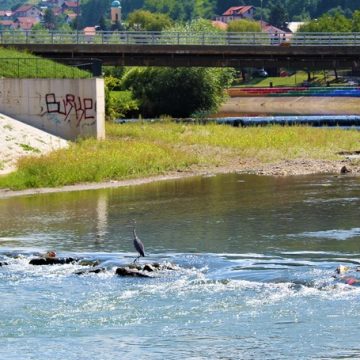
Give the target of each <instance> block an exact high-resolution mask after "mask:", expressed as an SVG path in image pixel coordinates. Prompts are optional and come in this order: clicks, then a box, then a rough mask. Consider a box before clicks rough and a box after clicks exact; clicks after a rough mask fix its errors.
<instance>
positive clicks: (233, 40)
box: [0, 30, 360, 46]
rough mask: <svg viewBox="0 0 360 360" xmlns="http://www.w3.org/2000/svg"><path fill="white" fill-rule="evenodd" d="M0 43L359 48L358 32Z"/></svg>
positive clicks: (41, 34) (40, 35)
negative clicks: (345, 46)
mask: <svg viewBox="0 0 360 360" xmlns="http://www.w3.org/2000/svg"><path fill="white" fill-rule="evenodd" d="M0 44H53V45H56V44H58V45H60V44H121V45H204V46H210V45H225V46H267V45H274V46H276V45H279V46H344V45H348V46H360V33H296V34H276V33H274V34H269V33H263V32H256V33H251V32H246V33H239V32H236V33H234V32H223V33H206V32H202V33H190V32H189V33H187V32H172V31H163V32H150V31H115V32H110V31H97V32H96V33H93V34H86V33H83V32H75V31H74V32H59V31H46V30H45V31H44V30H33V31H32V30H29V31H22V30H12V31H9V30H2V31H0Z"/></svg>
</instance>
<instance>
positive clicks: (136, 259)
mask: <svg viewBox="0 0 360 360" xmlns="http://www.w3.org/2000/svg"><path fill="white" fill-rule="evenodd" d="M139 257H140V256H138V257H137V258H135V260H134V261H133V264H135V263H136V262H137V261H138V260H139Z"/></svg>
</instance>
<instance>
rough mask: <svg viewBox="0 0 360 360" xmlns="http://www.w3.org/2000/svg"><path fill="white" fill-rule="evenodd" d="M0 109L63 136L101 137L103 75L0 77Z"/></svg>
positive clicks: (103, 115)
mask: <svg viewBox="0 0 360 360" xmlns="http://www.w3.org/2000/svg"><path fill="white" fill-rule="evenodd" d="M0 112H1V113H4V114H6V115H8V116H11V117H13V118H15V119H17V120H20V121H23V122H25V123H27V124H29V125H32V126H34V127H36V128H39V129H42V130H44V131H46V132H48V133H51V134H54V135H57V136H60V137H62V138H64V139H67V140H75V139H76V138H78V137H96V138H98V139H102V138H104V137H105V94H104V80H103V79H98V78H94V79H0Z"/></svg>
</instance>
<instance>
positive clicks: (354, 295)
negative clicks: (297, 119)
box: [0, 175, 360, 359]
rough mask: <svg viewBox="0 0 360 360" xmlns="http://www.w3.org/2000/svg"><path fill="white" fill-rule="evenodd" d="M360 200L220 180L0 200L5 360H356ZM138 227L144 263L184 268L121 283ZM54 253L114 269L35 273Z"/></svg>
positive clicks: (314, 189) (288, 182) (295, 183)
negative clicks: (343, 274) (350, 277)
mask: <svg viewBox="0 0 360 360" xmlns="http://www.w3.org/2000/svg"><path fill="white" fill-rule="evenodd" d="M359 190H360V179H359V178H356V177H349V176H344V177H340V176H304V177H288V178H275V177H259V176H251V175H246V176H245V175H222V176H216V177H206V178H205V177H198V178H194V179H183V180H176V181H169V182H159V183H153V184H147V185H141V186H136V187H128V188H119V189H107V190H97V191H83V192H78V193H58V194H47V195H36V196H26V197H17V198H12V199H11V198H9V199H4V200H0V245H1V249H0V261H6V262H7V263H8V265H7V266H3V267H0V294H1V304H2V312H1V314H0V324H1V327H0V335H1V337H0V358H1V359H12V358H14V359H15V358H16V359H19V354H21V355H22V356H21V358H23V359H32V358H37V359H48V358H49V357H51V358H54V359H60V358H67V359H88V358H89V354H91V357H92V358H94V359H113V358H115V356H119V354H120V355H121V358H124V359H134V358H136V357H138V358H144V357H145V356H149V357H150V358H151V359H164V358H166V359H178V358H179V357H182V358H189V359H190V358H194V359H195V358H196V359H203V358H204V359H205V358H213V359H239V358H241V359H254V358H273V359H278V358H279V359H281V358H294V357H295V358H299V359H305V358H306V359H308V358H314V359H315V358H316V359H321V358H324V359H331V358H341V357H353V358H358V357H360V346H359V345H358V336H357V330H358V324H359V320H360V306H359V305H358V304H359V299H360V287H357V286H349V285H347V284H345V283H343V282H342V281H338V279H337V278H334V275H335V269H336V267H337V266H338V265H339V264H344V265H348V266H350V267H355V266H356V265H357V264H359V262H360V248H359V241H360V230H359V226H360V225H359V218H360V216H359V215H360V211H359V205H360V191H359ZM132 219H136V221H137V232H138V235H139V237H140V238H141V239H142V240H143V242H144V243H145V247H146V253H147V254H148V260H149V261H158V262H163V261H170V262H172V263H176V264H178V265H179V267H180V268H179V269H178V270H177V271H168V272H163V273H160V274H157V275H156V276H154V278H152V279H133V278H132V279H130V278H119V277H116V276H115V275H114V272H115V268H116V267H117V266H120V265H123V264H127V263H129V262H131V261H132V260H133V259H134V257H135V251H134V249H133V247H132V241H131V239H132V238H131V228H130V227H129V222H130V221H131V220H132ZM48 249H56V250H57V252H58V254H59V256H75V257H82V258H86V259H97V260H100V262H101V266H103V267H105V268H106V271H105V272H104V273H101V274H89V275H85V276H77V275H75V272H76V271H77V270H79V269H80V268H81V266H80V265H78V264H68V265H61V266H60V265H55V266H31V265H29V259H31V258H32V257H33V256H34V255H37V254H40V253H42V252H44V251H46V250H48ZM142 261H146V259H145V260H142ZM355 275H356V273H355ZM305 343H306V344H307V345H306V346H304V345H303V344H305ZM39 347H41V349H42V350H41V352H40V353H39V351H38V349H39ZM50 349H51V350H50ZM54 349H55V350H56V351H54ZM14 350H15V351H14Z"/></svg>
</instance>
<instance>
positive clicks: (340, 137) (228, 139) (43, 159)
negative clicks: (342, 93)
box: [0, 122, 360, 189]
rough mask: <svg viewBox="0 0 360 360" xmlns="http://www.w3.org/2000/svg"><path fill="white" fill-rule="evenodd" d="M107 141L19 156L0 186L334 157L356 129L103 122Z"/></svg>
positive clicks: (358, 137)
mask: <svg viewBox="0 0 360 360" xmlns="http://www.w3.org/2000/svg"><path fill="white" fill-rule="evenodd" d="M106 130H107V139H106V140H103V141H96V140H94V139H87V140H81V141H78V142H76V143H73V144H71V146H70V148H68V149H63V150H58V151H54V152H52V153H50V154H48V155H43V156H40V157H36V156H29V157H25V158H22V159H20V161H19V162H18V170H17V171H16V172H14V173H11V174H9V175H7V176H3V177H1V178H0V188H11V189H24V188H36V187H56V186H63V185H69V184H76V183H84V182H101V181H108V180H115V179H116V180H120V179H129V178H141V177H147V176H151V175H159V174H165V173H167V172H171V171H180V170H181V171H184V170H196V169H199V168H205V169H209V170H211V168H214V167H216V166H227V165H230V164H234V162H237V163H238V162H239V160H242V161H246V160H248V161H249V160H250V161H252V162H254V163H255V164H261V163H268V162H277V161H280V160H284V159H297V158H301V159H336V157H337V155H336V153H337V152H338V151H344V150H346V151H351V150H358V148H359V141H360V133H359V132H358V131H356V130H348V131H344V130H341V129H331V130H329V129H325V128H324V129H321V128H311V127H303V126H299V127H295V126H294V127H278V126H271V127H252V128H234V127H230V126H221V125H215V124H213V125H206V126H205V125H184V124H175V123H172V122H159V123H137V124H123V125H116V124H107V129H106Z"/></svg>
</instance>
